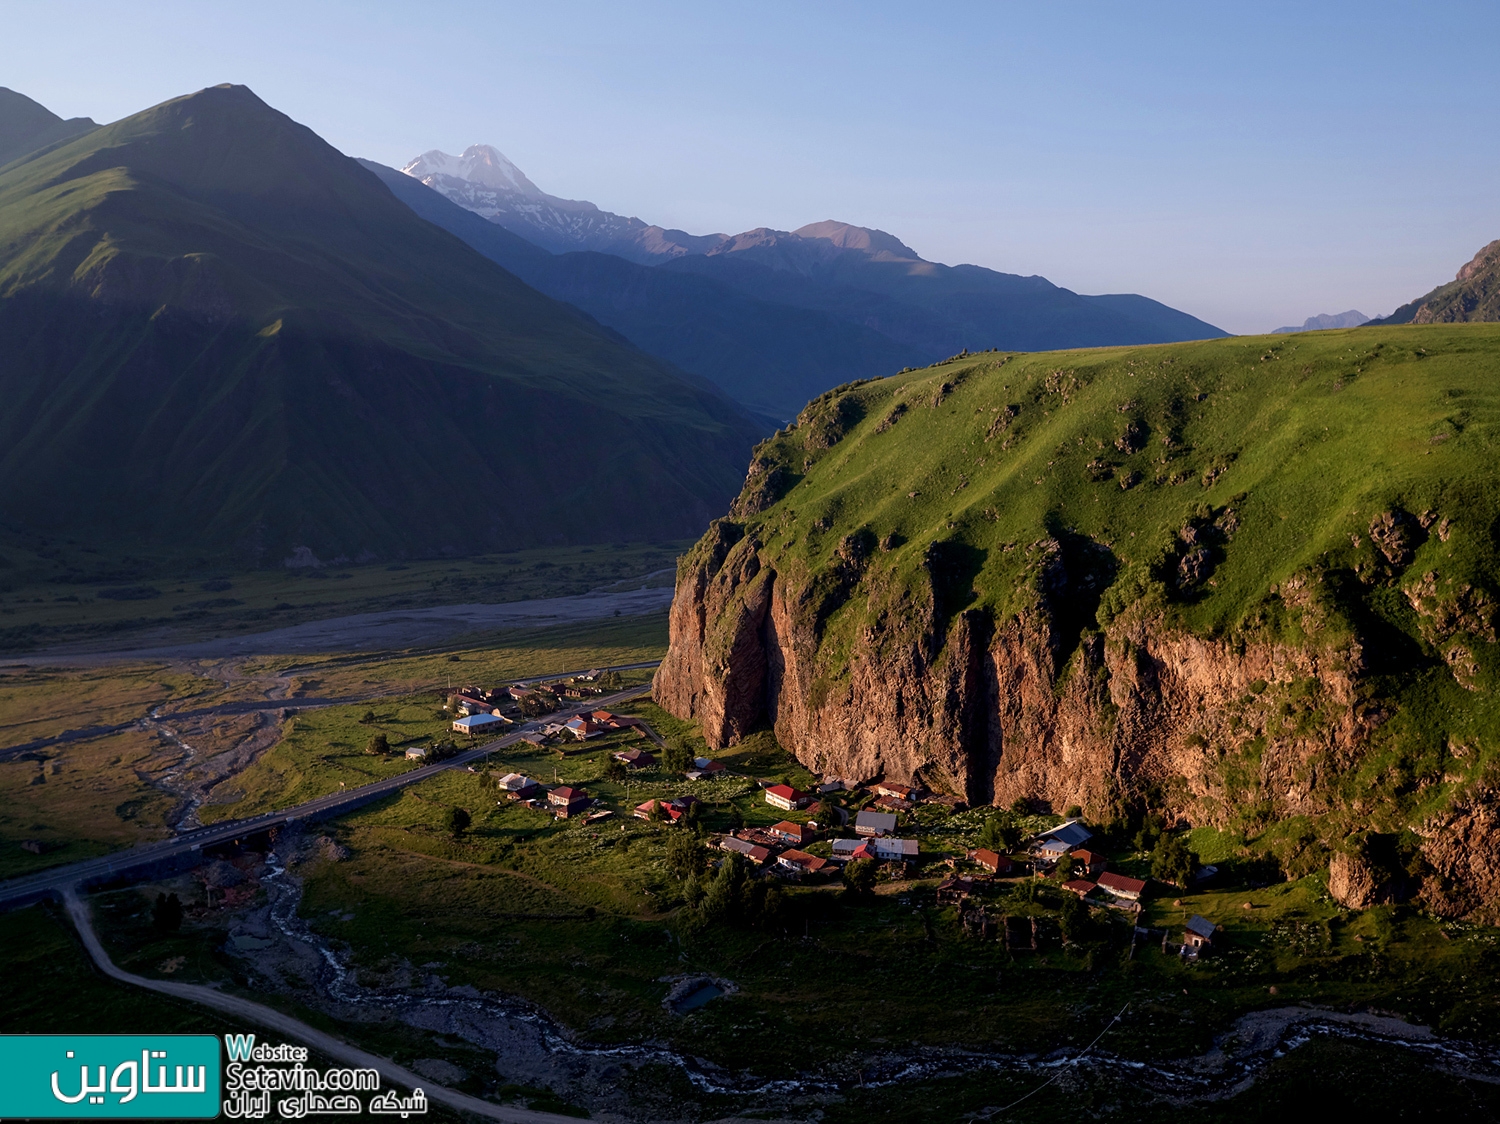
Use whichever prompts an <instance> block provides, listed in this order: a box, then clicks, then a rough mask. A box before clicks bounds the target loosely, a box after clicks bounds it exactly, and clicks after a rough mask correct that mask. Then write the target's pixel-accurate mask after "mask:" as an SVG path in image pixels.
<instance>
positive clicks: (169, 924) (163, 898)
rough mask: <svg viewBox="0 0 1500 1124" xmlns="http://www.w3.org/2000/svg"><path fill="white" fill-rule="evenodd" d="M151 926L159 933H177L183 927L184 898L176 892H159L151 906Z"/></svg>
mask: <svg viewBox="0 0 1500 1124" xmlns="http://www.w3.org/2000/svg"><path fill="white" fill-rule="evenodd" d="M151 927H152V928H154V929H155V930H156V931H157V932H159V933H175V932H177V930H178V929H180V928H182V899H181V898H179V897H178V896H177V895H176V894H175V893H174V894H157V895H156V902H155V903H154V904H153V905H152V906H151Z"/></svg>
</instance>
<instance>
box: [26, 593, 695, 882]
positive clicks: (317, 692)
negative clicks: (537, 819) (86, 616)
mask: <svg viewBox="0 0 1500 1124" xmlns="http://www.w3.org/2000/svg"><path fill="white" fill-rule="evenodd" d="M666 639H667V637H666V617H665V614H662V613H657V614H652V615H650V616H643V617H620V618H611V619H606V620H602V621H596V622H586V623H581V624H574V625H567V626H563V627H560V628H551V629H519V630H512V631H509V632H505V633H501V634H498V635H496V636H494V637H493V638H491V640H490V641H488V642H487V643H486V644H485V645H483V646H482V647H477V648H462V649H456V650H444V651H436V652H434V651H425V652H416V653H412V652H386V653H375V654H362V655H353V656H351V655H326V656H313V657H307V656H298V657H295V658H293V657H286V658H279V659H278V658H256V659H251V660H244V661H232V660H229V661H207V662H199V661H189V662H183V663H179V664H166V663H161V664H120V665H113V666H110V665H106V666H103V667H98V668H68V667H49V666H45V665H42V664H34V665H12V666H8V667H3V668H0V753H3V750H4V749H5V748H6V747H7V746H18V745H23V744H26V743H29V742H31V741H33V740H35V739H39V738H54V737H56V736H57V735H59V734H62V733H64V732H65V731H69V730H82V729H87V728H91V727H96V726H98V727H107V726H115V725H121V724H126V723H134V722H137V721H139V720H141V719H143V718H145V717H146V716H147V715H148V714H149V713H152V712H157V713H158V714H159V715H160V718H161V722H160V723H158V724H153V725H152V726H151V727H149V728H148V727H140V728H131V729H124V730H120V731H118V732H114V733H108V734H103V735H100V736H94V737H88V738H82V739H79V740H72V741H67V742H58V743H54V744H50V745H45V746H42V747H40V748H38V749H34V750H31V751H28V752H26V753H24V754H20V755H12V756H11V757H10V758H8V759H6V758H3V757H0V801H3V802H0V878H7V877H12V876H15V875H19V874H23V873H26V872H28V871H31V870H35V869H39V868H42V867H46V866H54V865H58V864H60V863H65V862H71V861H74V860H76V859H80V858H85V857H89V856H92V855H96V854H101V853H104V852H106V851H109V850H113V849H116V848H119V847H128V846H131V845H133V844H134V843H137V842H142V841H145V840H149V839H154V838H158V837H160V836H161V835H162V834H163V833H164V831H165V826H166V825H165V818H166V816H167V814H168V812H169V811H170V810H171V809H172V807H173V806H174V805H175V804H176V802H177V801H176V799H175V798H174V797H172V796H169V795H168V794H167V793H166V792H164V791H163V789H162V787H161V781H162V776H163V773H164V772H165V771H166V770H168V769H170V768H173V767H175V766H178V765H179V764H180V763H181V762H182V761H183V760H184V754H183V752H182V750H181V749H180V747H178V746H176V745H174V744H171V743H169V742H167V741H164V740H163V737H162V735H161V734H160V733H159V732H158V731H159V730H162V729H173V730H176V731H177V732H178V733H179V734H180V735H182V737H183V739H185V740H186V741H188V742H189V743H190V744H191V745H192V746H193V747H194V750H195V757H194V758H193V765H194V767H195V768H199V769H202V768H204V767H205V762H209V761H211V759H212V757H213V755H214V754H216V753H220V752H225V751H232V750H234V749H235V748H236V746H237V745H238V744H240V742H241V741H242V740H243V739H244V738H247V737H251V736H256V737H261V738H264V739H265V741H264V744H267V745H268V746H269V748H267V749H266V750H264V751H262V752H259V753H257V754H255V755H253V758H254V759H253V761H252V762H251V763H250V764H249V765H248V767H246V768H244V769H242V770H240V771H238V772H236V773H234V774H232V775H231V776H229V778H228V779H227V780H225V781H223V782H222V783H218V784H216V785H214V786H213V787H212V788H211V789H209V790H208V794H207V802H206V803H205V804H204V806H203V807H202V808H201V809H200V811H199V817H200V819H201V820H202V821H203V822H205V823H207V822H211V821H215V820H220V819H224V818H230V817H239V816H244V815H250V814H254V813H256V812H259V811H264V810H267V809H271V808H279V807H285V806H286V805H288V804H292V803H297V802H299V801H302V800H306V799H309V798H311V797H314V796H319V795H323V794H325V793H328V792H332V791H336V790H337V789H338V787H339V782H340V781H343V782H344V783H345V784H347V785H350V786H352V785H356V784H362V783H364V782H366V781H368V780H373V779H376V778H377V777H382V776H388V775H390V774H392V773H394V772H399V771H402V770H404V769H406V768H408V767H411V766H409V765H408V763H407V762H406V761H405V760H404V759H402V758H400V757H399V756H392V757H375V756H371V755H369V754H366V753H365V747H366V746H367V745H368V743H369V741H370V738H371V736H372V735H373V734H375V733H384V734H385V735H386V736H387V738H388V739H389V742H390V744H391V745H392V746H393V747H398V748H399V747H402V746H404V745H408V744H414V743H421V744H430V743H431V742H432V741H433V740H434V739H435V738H437V737H440V736H448V728H449V723H450V721H451V717H450V716H448V715H446V714H442V713H441V710H440V708H441V706H442V704H443V702H444V701H445V700H446V697H447V694H448V692H449V689H450V687H451V688H453V689H458V688H461V687H462V686H464V685H465V684H469V683H478V684H481V685H485V686H499V685H502V684H505V683H508V682H511V681H513V680H515V679H518V678H530V677H536V676H545V675H548V674H555V673H558V672H564V671H577V670H582V669H585V668H590V667H601V666H603V667H607V666H612V665H617V664H633V663H642V662H648V661H650V660H653V659H656V658H658V657H659V656H660V655H661V653H662V651H663V650H664V649H665V647H666ZM650 674H651V673H650V671H649V670H644V671H637V672H626V673H624V676H623V677H624V679H625V681H626V682H627V683H630V682H645V681H646V680H647V679H648V678H649V677H650ZM271 692H275V693H274V694H272V693H271ZM393 692H396V693H393ZM268 694H269V695H270V697H271V698H274V699H279V698H283V697H284V698H285V705H286V707H287V708H288V709H291V710H296V711H298V713H296V714H294V715H292V716H291V717H290V718H288V719H286V720H285V721H284V722H283V721H280V720H279V719H277V718H276V717H275V715H276V713H277V712H276V711H275V710H272V711H270V712H269V714H270V717H268V718H266V719H265V721H266V722H269V723H272V724H274V725H279V729H270V730H267V729H263V728H261V727H258V726H256V725H255V721H258V720H257V719H254V716H251V717H250V718H247V717H245V716H242V715H237V714H234V713H230V714H227V715H225V716H222V717H218V716H214V715H213V714H208V715H206V716H204V717H200V718H196V719H186V718H183V717H180V716H181V715H183V714H195V713H198V712H200V711H205V710H211V708H213V707H217V706H223V705H231V704H238V703H243V702H245V701H248V700H264V699H266V698H267V696H268ZM324 698H351V699H357V700H359V701H357V702H350V703H348V704H341V705H335V706H326V707H311V708H305V707H299V705H298V704H299V702H300V701H304V700H310V699H324ZM371 710H373V711H374V712H375V715H376V719H375V721H374V722H372V723H369V724H365V723H363V722H362V721H361V719H362V718H363V717H364V715H365V714H366V713H367V712H369V711H371ZM211 780H212V778H210V780H205V781H204V782H203V783H204V784H205V785H207V784H209V783H211ZM27 841H35V842H37V843H39V844H41V845H42V853H41V854H34V853H32V852H30V851H27V850H23V849H22V848H21V844H22V843H23V842H27Z"/></svg>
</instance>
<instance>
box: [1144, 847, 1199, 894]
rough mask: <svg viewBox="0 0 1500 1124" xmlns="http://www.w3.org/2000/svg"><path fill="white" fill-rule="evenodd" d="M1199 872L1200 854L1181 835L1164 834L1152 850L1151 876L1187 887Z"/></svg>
mask: <svg viewBox="0 0 1500 1124" xmlns="http://www.w3.org/2000/svg"><path fill="white" fill-rule="evenodd" d="M1197 872H1198V856H1197V855H1196V854H1195V853H1193V852H1192V851H1190V850H1188V845H1187V843H1186V842H1185V841H1184V840H1183V838H1182V836H1180V835H1163V836H1162V837H1161V838H1160V839H1158V840H1157V841H1156V850H1154V851H1152V852H1151V877H1152V878H1155V879H1158V880H1159V881H1162V882H1170V883H1171V884H1172V885H1174V886H1181V887H1185V886H1187V884H1188V883H1189V882H1191V881H1192V880H1193V875H1194V874H1196V873H1197Z"/></svg>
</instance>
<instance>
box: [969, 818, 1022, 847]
mask: <svg viewBox="0 0 1500 1124" xmlns="http://www.w3.org/2000/svg"><path fill="white" fill-rule="evenodd" d="M1020 843H1021V827H1020V825H1019V824H1018V823H1016V820H1015V817H1014V816H1013V815H1012V814H1011V813H1009V812H1001V813H1000V814H999V815H998V816H991V817H990V818H989V819H987V820H985V821H984V826H983V827H981V828H980V829H979V845H980V846H981V847H983V848H984V849H985V850H987V851H994V852H995V853H996V854H1000V855H1003V854H1005V853H1006V852H1007V851H1013V850H1015V849H1016V847H1018V846H1019V845H1020Z"/></svg>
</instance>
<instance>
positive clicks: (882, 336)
mask: <svg viewBox="0 0 1500 1124" xmlns="http://www.w3.org/2000/svg"><path fill="white" fill-rule="evenodd" d="M366 166H367V167H371V170H375V171H377V172H378V173H379V174H381V175H382V178H383V179H384V180H385V181H386V182H387V184H389V185H390V186H391V188H392V190H393V191H396V193H397V194H398V195H400V197H401V198H402V199H404V200H406V201H407V202H408V203H409V204H410V205H412V206H413V208H414V209H416V210H417V211H418V212H419V213H420V214H422V215H423V216H424V217H426V218H428V219H430V220H431V221H433V222H436V223H437V224H438V225H440V226H443V227H444V229H447V230H449V231H450V232H452V233H454V234H457V235H458V236H459V237H461V238H464V239H465V240H466V241H470V243H471V245H474V246H475V248H477V249H480V251H481V252H482V253H486V254H487V255H489V256H491V257H492V258H493V259H494V260H496V261H498V262H500V263H501V264H503V265H505V266H506V268H507V269H511V270H513V271H514V272H516V273H517V274H518V275H519V276H521V277H523V278H524V279H525V280H527V281H528V282H530V283H531V284H533V285H535V286H536V287H537V288H539V289H541V290H542V291H543V292H545V293H548V294H549V295H551V296H555V297H557V298H559V299H561V300H566V301H569V302H570V303H572V304H575V305H576V306H578V307H579V308H581V309H583V310H584V311H586V312H588V313H589V314H590V315H592V316H594V317H595V318H596V319H598V320H599V322H600V323H602V324H605V325H607V326H609V327H611V328H614V329H615V330H617V331H619V332H620V333H621V334H622V335H623V336H625V337H626V338H627V339H629V340H631V341H632V342H634V343H636V344H637V345H638V346H640V347H641V348H643V349H644V350H646V351H649V352H651V353H652V354H655V355H659V356H661V357H662V358H664V359H667V360H669V361H670V362H672V363H675V364H676V365H677V366H679V367H681V368H683V369H684V370H687V371H691V372H693V373H694V374H698V375H702V376H704V377H706V378H708V379H710V380H712V381H713V382H715V383H717V384H718V385H719V386H720V387H722V388H723V389H724V390H725V391H726V392H727V393H728V394H730V395H731V396H732V397H734V398H736V399H737V400H738V401H740V402H742V403H744V404H746V405H747V406H749V407H750V408H752V409H754V410H755V411H757V412H759V413H761V414H763V415H769V416H770V417H773V418H778V419H784V418H789V417H791V416H793V415H795V414H796V413H797V411H799V410H800V409H801V408H802V406H803V405H804V404H805V403H806V402H807V401H808V400H809V399H811V398H813V397H815V396H817V395H818V394H820V393H822V392H823V391H825V390H827V389H829V388H830V387H832V386H835V385H838V384H840V383H843V382H848V381H852V380H854V379H859V378H869V377H871V376H876V375H884V374H890V373H892V372H893V371H895V370H899V369H901V368H903V367H907V366H920V365H925V364H927V363H930V362H933V361H935V360H937V359H941V358H944V357H946V356H947V355H950V354H954V353H956V352H958V351H960V350H963V349H969V350H974V351H977V350H981V349H985V348H990V347H999V348H1002V349H1006V350H1021V351H1042V350H1049V349H1053V348H1062V347H1096V346H1106V345H1111V344H1139V343H1164V342H1174V341H1182V340H1194V339H1209V338H1215V337H1219V336H1223V335H1226V334H1227V333H1225V332H1223V331H1222V330H1221V329H1219V328H1216V327H1214V326H1213V325H1212V324H1208V323H1206V322H1204V321H1202V320H1199V319H1197V318H1195V317H1192V316H1189V315H1187V314H1186V313H1183V312H1179V311H1177V310H1176V309H1173V308H1169V307H1168V306H1166V305H1164V304H1161V303H1159V302H1157V301H1154V300H1150V299H1149V298H1147V297H1142V296H1137V295H1134V294H1117V295H1109V296H1083V295H1080V294H1078V293H1074V292H1072V291H1071V290H1068V289H1064V288H1061V287H1059V286H1057V285H1054V284H1052V283H1051V282H1050V281H1048V280H1047V279H1046V278H1044V277H1022V276H1019V275H1016V274H1008V273H999V272H996V271H994V270H990V269H985V268H982V267H980V266H973V265H960V266H947V265H941V264H938V263H935V262H929V261H926V260H924V259H923V258H922V257H921V256H920V255H919V254H917V252H916V251H915V250H913V249H911V248H910V247H909V246H907V245H905V244H904V243H902V242H901V241H900V240H899V239H898V238H896V237H894V236H892V235H890V234H887V233H886V232H884V231H880V230H871V229H868V228H865V227H858V226H852V225H850V224H847V223H841V222H834V221H831V220H830V221H826V222H819V223H813V224H811V225H808V226H804V227H800V228H799V229H797V230H795V231H780V230H772V229H769V228H765V227H762V228H758V229H756V230H750V231H746V232H744V233H742V234H737V235H727V234H708V235H691V234H687V233H686V232H684V231H680V230H671V229H667V228H663V227H660V226H655V225H651V224H648V223H646V222H644V221H642V220H641V219H638V218H626V217H624V216H621V215H616V214H612V213H610V212H608V211H603V210H600V209H599V208H598V207H596V206H595V205H594V204H592V203H587V202H581V201H577V200H568V199H560V198H558V197H556V196H552V195H548V194H546V193H545V192H543V191H542V190H541V189H540V188H538V187H537V186H536V185H535V184H534V183H532V181H531V180H530V179H529V178H527V176H526V175H525V173H523V172H522V171H521V170H520V169H519V168H517V167H516V166H515V165H514V164H513V163H511V162H510V161H509V160H507V159H506V158H505V156H504V155H502V154H501V153H500V152H498V151H497V150H495V149H494V148H491V147H489V146H487V145H475V146H473V147H471V148H468V149H466V150H465V151H464V153H463V154H462V155H461V156H450V155H447V154H446V153H442V152H438V151H432V152H427V153H424V154H423V155H422V156H419V157H418V158H417V159H415V160H413V161H411V163H409V164H407V165H406V167H405V169H403V171H404V172H405V173H406V177H407V179H408V180H410V181H413V182H420V183H421V184H423V185H425V186H427V187H429V188H431V189H432V190H433V192H434V193H437V194H440V195H442V196H444V197H445V198H446V199H447V200H448V201H449V202H451V203H454V204H456V205H457V206H459V207H461V208H463V209H465V210H467V211H469V212H471V213H473V214H476V215H479V216H481V217H483V218H484V219H486V220H488V221H489V222H490V223H491V224H492V225H496V226H499V227H502V228H503V229H505V230H508V231H510V232H511V233H513V234H516V235H519V236H520V237H521V238H523V239H525V240H526V241H527V242H529V243H531V244H532V245H534V246H536V247H538V248H541V249H543V250H546V251H548V252H549V253H551V254H553V255H555V257H554V258H553V259H552V260H550V261H549V260H545V259H541V258H537V257H536V256H535V255H532V254H528V253H527V251H525V250H523V249H521V248H519V247H516V246H515V245H514V244H513V243H510V242H505V243H497V242H496V241H495V240H493V239H487V238H485V237H483V236H482V235H479V234H478V232H477V229H476V228H474V227H473V226H472V224H468V223H465V222H464V221H463V220H461V219H459V218H458V217H457V216H455V215H454V214H453V213H452V212H450V211H447V210H446V209H443V208H440V207H436V206H435V205H433V204H432V203H431V201H430V200H424V199H423V198H422V197H420V195H419V194H418V193H415V192H413V191H411V190H409V185H402V184H401V183H400V182H399V181H398V180H396V179H395V177H394V175H393V174H392V173H393V172H394V170H393V169H384V170H383V171H381V170H380V169H378V168H377V167H375V166H372V165H370V164H368V163H367V164H366ZM631 266H634V267H636V268H629V267H631ZM669 278H676V280H670V279H669Z"/></svg>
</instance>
